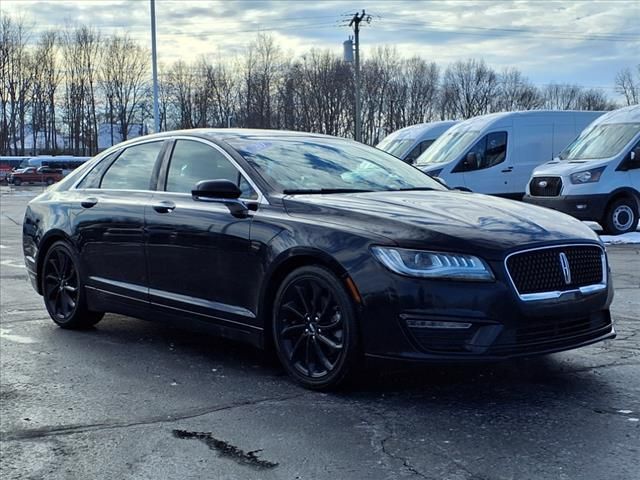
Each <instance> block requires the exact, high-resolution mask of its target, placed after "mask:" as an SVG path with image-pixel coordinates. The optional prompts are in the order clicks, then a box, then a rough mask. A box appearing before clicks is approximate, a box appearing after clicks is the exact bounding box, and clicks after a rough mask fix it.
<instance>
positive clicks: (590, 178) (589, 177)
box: [569, 167, 606, 184]
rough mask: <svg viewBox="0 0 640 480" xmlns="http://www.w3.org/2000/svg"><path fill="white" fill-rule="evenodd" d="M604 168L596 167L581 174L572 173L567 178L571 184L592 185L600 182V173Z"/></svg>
mask: <svg viewBox="0 0 640 480" xmlns="http://www.w3.org/2000/svg"><path fill="white" fill-rule="evenodd" d="M605 168H606V167H598V168H592V169H591V170H585V171H583V172H578V173H572V174H571V175H570V176H569V179H570V180H571V183H574V184H579V183H593V182H597V181H598V180H600V177H601V176H602V172H603V171H604V169H605Z"/></svg>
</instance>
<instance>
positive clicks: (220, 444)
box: [173, 430, 278, 470]
mask: <svg viewBox="0 0 640 480" xmlns="http://www.w3.org/2000/svg"><path fill="white" fill-rule="evenodd" d="M173 436H174V437H176V438H180V439H186V440H191V439H196V440H200V441H201V442H203V443H204V444H205V445H207V447H209V449H210V450H215V451H217V452H218V453H219V454H220V455H221V456H222V457H227V458H230V459H232V460H234V461H235V462H237V463H239V464H240V465H247V466H250V467H253V468H256V469H258V470H264V469H270V468H275V467H277V466H278V464H277V463H275V462H270V461H268V460H262V459H261V458H260V457H258V455H257V454H258V453H259V452H261V451H262V449H259V450H252V451H250V452H245V451H244V450H242V449H241V448H238V447H236V446H235V445H231V444H230V443H228V442H225V441H224V440H219V439H217V438H215V437H214V436H213V434H212V433H211V432H188V431H186V430H173Z"/></svg>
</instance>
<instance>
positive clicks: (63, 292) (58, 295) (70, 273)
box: [42, 241, 104, 329]
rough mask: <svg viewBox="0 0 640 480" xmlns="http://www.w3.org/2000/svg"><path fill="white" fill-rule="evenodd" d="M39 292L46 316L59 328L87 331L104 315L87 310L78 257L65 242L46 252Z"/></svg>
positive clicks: (58, 243) (56, 244)
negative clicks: (42, 299)
mask: <svg viewBox="0 0 640 480" xmlns="http://www.w3.org/2000/svg"><path fill="white" fill-rule="evenodd" d="M42 292H43V295H44V303H45V306H46V307H47V311H48V312H49V315H50V316H51V318H52V320H53V321H54V322H56V323H57V324H58V325H59V326H61V327H62V328H70V329H71V328H87V327H90V326H92V325H95V324H96V323H98V322H99V321H100V320H101V319H102V317H103V316H104V313H102V312H93V311H91V310H89V309H88V308H87V306H86V300H85V294H84V289H83V285H82V278H81V276H80V271H79V268H78V259H77V255H76V254H75V252H74V251H73V249H72V248H71V247H70V246H69V245H68V244H67V243H66V242H62V241H60V242H56V243H54V244H53V245H52V246H51V248H50V249H49V250H48V251H47V254H46V256H45V259H44V263H43V266H42Z"/></svg>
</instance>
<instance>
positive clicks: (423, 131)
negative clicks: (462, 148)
mask: <svg viewBox="0 0 640 480" xmlns="http://www.w3.org/2000/svg"><path fill="white" fill-rule="evenodd" d="M456 123H458V122H456V121H453V120H447V121H444V122H431V123H419V124H417V125H411V126H410V127H405V128H401V129H400V130H396V131H395V132H393V133H390V134H389V135H387V136H386V137H384V138H383V139H382V141H381V142H380V143H378V145H376V148H379V149H380V150H384V151H385V152H387V153H390V154H391V155H395V156H396V157H398V158H399V159H401V160H404V161H405V162H407V163H408V164H410V165H411V164H413V163H414V162H415V161H416V159H417V158H418V157H419V156H420V155H421V154H422V153H423V152H424V151H425V150H426V149H427V148H429V147H430V146H431V144H432V143H433V142H435V141H436V139H437V138H438V137H439V136H440V135H442V134H443V133H444V132H446V131H447V130H448V129H449V128H451V127H452V126H453V125H455V124H456Z"/></svg>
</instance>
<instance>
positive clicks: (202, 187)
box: [191, 180, 249, 217]
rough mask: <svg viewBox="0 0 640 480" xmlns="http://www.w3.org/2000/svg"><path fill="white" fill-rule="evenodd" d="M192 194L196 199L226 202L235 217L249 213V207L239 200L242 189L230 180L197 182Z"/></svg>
mask: <svg viewBox="0 0 640 480" xmlns="http://www.w3.org/2000/svg"><path fill="white" fill-rule="evenodd" d="M191 195H192V196H193V199H194V200H200V199H203V198H207V199H210V200H211V201H212V202H219V203H224V204H225V205H226V206H227V207H228V208H229V211H230V212H231V214H232V215H233V216H234V217H246V216H247V215H248V213H249V208H248V207H247V206H246V205H245V204H244V202H242V201H240V200H239V198H240V195H242V191H241V190H240V189H239V188H238V186H237V185H236V184H235V183H233V182H231V181H229V180H202V181H200V182H198V183H196V188H195V189H194V190H192V191H191Z"/></svg>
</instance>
